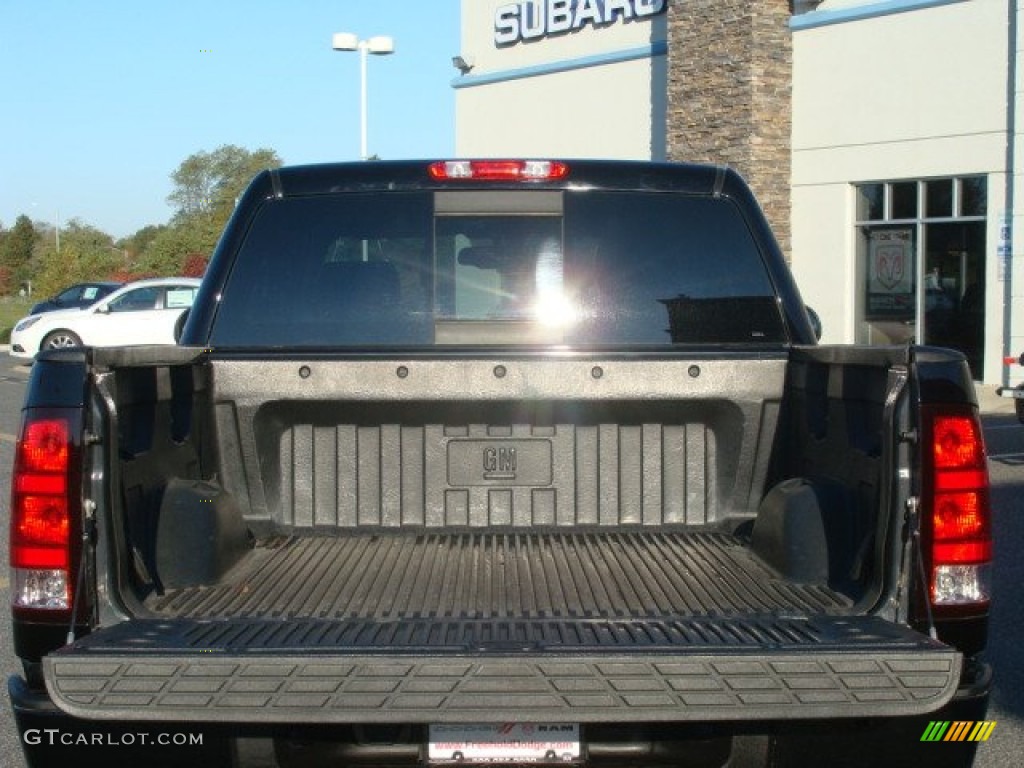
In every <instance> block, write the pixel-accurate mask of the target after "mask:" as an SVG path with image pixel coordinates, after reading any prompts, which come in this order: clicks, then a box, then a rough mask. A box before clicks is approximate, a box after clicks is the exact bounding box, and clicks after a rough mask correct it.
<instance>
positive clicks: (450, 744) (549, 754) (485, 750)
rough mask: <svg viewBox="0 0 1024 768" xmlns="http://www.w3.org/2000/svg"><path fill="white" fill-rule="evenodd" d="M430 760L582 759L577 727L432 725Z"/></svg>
mask: <svg viewBox="0 0 1024 768" xmlns="http://www.w3.org/2000/svg"><path fill="white" fill-rule="evenodd" d="M428 738H429V740H430V741H429V744H428V747H427V760H428V762H430V763H433V764H435V765H457V764H460V763H462V764H471V763H576V762H580V760H581V759H582V752H581V749H580V727H579V725H578V724H575V723H493V724H479V725H431V726H430V732H429V736H428Z"/></svg>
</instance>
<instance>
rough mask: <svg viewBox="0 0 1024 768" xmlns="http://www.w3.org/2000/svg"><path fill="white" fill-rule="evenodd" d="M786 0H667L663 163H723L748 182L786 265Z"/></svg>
mask: <svg viewBox="0 0 1024 768" xmlns="http://www.w3.org/2000/svg"><path fill="white" fill-rule="evenodd" d="M789 19H790V4H789V0H672V1H671V2H670V3H669V7H668V119H667V122H668V125H667V127H666V135H667V144H668V157H669V159H670V160H676V161H681V162H699V163H724V164H727V165H729V166H731V167H732V168H734V169H735V170H737V171H738V172H739V173H740V174H741V175H742V176H743V177H744V178H745V179H746V180H747V182H748V183H749V184H750V186H751V188H752V189H753V190H754V194H755V195H757V198H758V200H759V201H760V202H761V205H762V206H763V207H764V210H765V213H766V215H767V217H768V221H769V222H770V223H771V225H772V228H773V229H774V231H775V235H776V237H777V238H778V240H779V244H780V245H781V246H782V250H783V253H785V254H786V258H787V259H788V258H789V238H790V166H791V128H792V105H791V100H792V84H793V79H792V68H793V51H792V39H791V34H790V30H789Z"/></svg>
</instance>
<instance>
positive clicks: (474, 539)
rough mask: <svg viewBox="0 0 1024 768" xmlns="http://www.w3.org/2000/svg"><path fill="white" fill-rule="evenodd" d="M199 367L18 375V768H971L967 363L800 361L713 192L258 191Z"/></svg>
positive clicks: (398, 165) (534, 164) (778, 285)
mask: <svg viewBox="0 0 1024 768" xmlns="http://www.w3.org/2000/svg"><path fill="white" fill-rule="evenodd" d="M180 342H181V343H180V345H179V346H176V347H145V348H124V349H71V350H61V351H54V352H49V353H45V354H41V355H40V356H39V358H38V359H37V361H36V363H35V364H34V366H33V368H32V373H31V379H30V383H29V389H28V394H27V402H26V404H25V408H24V419H23V426H22V430H21V435H20V442H19V444H18V448H17V459H16V464H15V468H14V474H13V479H12V489H13V499H12V507H11V537H10V544H11V552H10V558H11V566H12V577H11V589H10V591H11V594H12V599H13V609H12V610H13V621H14V643H15V651H16V653H17V655H18V656H19V657H20V659H21V661H22V663H23V667H24V675H23V676H15V677H12V678H11V679H10V680H9V692H10V697H11V702H12V705H13V709H14V715H15V718H16V721H17V724H18V728H19V731H20V733H21V737H22V742H23V745H24V749H25V753H26V756H27V759H28V761H29V764H30V765H32V766H42V765H62V766H63V765H67V764H68V762H69V761H70V760H81V759H84V758H85V757H88V758H90V759H91V760H93V761H94V762H93V763H90V764H103V765H112V766H113V765H136V764H140V765H147V766H148V767H150V768H152V766H157V765H165V764H166V765H185V764H189V765H193V766H199V765H210V766H231V765H246V764H250V763H252V764H257V765H272V764H274V762H275V761H276V763H277V764H278V765H280V766H282V767H283V768H288V767H290V766H335V765H417V764H430V765H445V764H462V765H472V764H476V763H507V764H522V763H566V764H585V765H593V766H598V765H655V764H668V765H674V766H690V765H696V766H721V765H730V766H738V765H786V764H792V765H806V764H809V762H813V763H815V764H822V765H835V764H866V765H883V764H896V765H904V764H906V762H905V761H906V760H907V759H908V758H907V755H915V754H916V755H918V757H920V759H924V760H927V761H928V765H929V766H933V765H939V764H968V763H969V762H970V761H971V759H972V748H973V747H974V746H976V745H975V744H972V743H969V742H965V743H960V744H953V743H933V742H932V740H931V737H932V736H934V734H935V732H936V730H935V729H936V727H937V726H930V725H929V724H933V723H936V722H944V721H978V720H981V719H982V718H983V717H984V713H985V707H986V703H987V697H988V691H989V688H990V685H991V671H990V669H989V667H988V666H987V665H986V664H985V663H984V661H983V658H982V653H983V650H984V648H985V641H986V626H987V618H988V611H989V587H988V579H989V574H988V571H989V567H990V559H991V551H992V541H991V522H990V512H989V491H988V475H987V469H986V457H985V449H984V445H983V442H982V435H981V429H980V426H979V419H978V409H977V405H976V401H975V397H974V393H973V389H972V383H971V378H970V374H969V371H968V368H967V366H966V364H965V362H964V359H963V357H962V356H961V355H959V354H957V353H955V352H950V351H948V350H941V349H933V348H925V347H885V348H882V347H860V346H824V345H818V344H817V342H816V334H815V330H814V327H813V325H812V322H811V319H810V315H809V313H808V311H807V310H806V308H805V307H804V304H803V302H802V300H801V298H800V295H799V293H798V291H797V288H796V286H795V284H794V281H793V279H792V277H791V275H790V273H789V271H788V269H787V267H786V264H785V261H784V260H783V257H782V254H781V253H780V251H779V248H778V245H777V244H776V241H775V240H774V238H773V236H772V234H771V232H770V231H769V228H768V226H767V224H766V222H765V220H764V218H763V216H762V214H761V212H760V210H759V208H758V206H757V204H756V203H755V201H754V199H753V197H752V196H751V194H750V192H749V190H748V188H747V187H746V185H745V184H744V183H743V181H742V180H741V179H740V178H739V176H738V175H737V174H735V173H734V172H732V171H730V170H728V169H725V168H717V167H710V166H696V165H682V164H680V165H675V164H654V163H628V162H603V161H601V162H599V161H547V160H545V161H519V160H517V161H494V160H490V161H462V160H459V161H441V162H373V163H359V164H337V165H323V166H310V167H296V168H286V169H281V170H275V171H268V172H265V173H262V174H261V175H259V176H258V177H257V178H256V179H255V180H254V181H253V183H252V184H251V186H250V188H249V189H248V191H247V192H246V194H245V195H244V197H243V198H242V199H241V200H240V202H239V204H238V206H237V209H236V211H235V213H234V215H233V218H232V219H231V221H230V222H229V224H228V226H227V228H226V230H225V232H224V233H223V236H222V238H221V241H220V243H219V245H218V247H217V250H216V253H215V255H214V257H213V259H212V261H211V263H210V267H209V270H208V272H207V274H206V276H205V278H204V280H203V284H202V288H201V290H200V293H199V295H198V297H197V300H196V302H195V305H194V306H193V308H192V310H191V313H190V315H189V317H188V319H187V322H186V323H185V324H184V327H183V329H182V335H181V339H180ZM929 734H930V735H929ZM101 754H102V755H103V757H102V760H101V759H100V755H101Z"/></svg>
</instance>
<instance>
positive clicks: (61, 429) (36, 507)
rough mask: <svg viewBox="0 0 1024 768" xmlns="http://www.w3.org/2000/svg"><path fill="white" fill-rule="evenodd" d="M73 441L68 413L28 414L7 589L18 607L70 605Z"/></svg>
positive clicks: (16, 477) (14, 486)
mask: <svg viewBox="0 0 1024 768" xmlns="http://www.w3.org/2000/svg"><path fill="white" fill-rule="evenodd" d="M72 447H73V446H72V441H71V424H70V422H69V420H68V419H66V418H49V417H47V418H33V417H32V416H31V415H30V416H29V417H28V419H27V421H26V423H25V425H24V427H23V429H22V434H21V439H20V440H19V441H18V447H17V453H16V456H15V460H14V473H13V475H12V478H11V534H10V549H11V552H10V554H11V558H10V561H11V568H12V569H13V583H12V585H11V592H12V601H13V604H14V605H15V606H16V607H21V608H42V609H57V610H67V609H68V607H69V606H70V600H71V579H70V573H69V569H70V564H71V541H72V532H71V528H72V520H71V499H70V494H69V490H70V487H71V486H70V476H71V470H72V466H71V455H72Z"/></svg>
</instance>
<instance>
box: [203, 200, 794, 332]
mask: <svg viewBox="0 0 1024 768" xmlns="http://www.w3.org/2000/svg"><path fill="white" fill-rule="evenodd" d="M210 341H211V344H212V345H214V346H216V347H220V348H224V347H227V348H233V347H252V346H257V345H258V346H282V347H289V348H296V347H299V348H301V347H325V346H329V347H387V346H401V347H408V346H413V347H417V346H434V345H463V344H477V345H493V344H499V345H500V344H545V345H571V346H583V347H586V346H614V345H629V346H637V345H652V346H660V345H672V344H688V343H699V344H707V343H738V344H739V343H741V344H778V343H781V342H785V341H786V332H785V326H784V324H783V321H782V317H781V314H780V311H779V306H778V302H777V300H776V295H775V290H774V288H773V286H772V283H771V281H770V279H769V277H768V273H767V270H766V268H765V266H764V263H763V261H762V258H761V254H760V252H759V250H758V248H757V245H756V242H755V241H754V239H753V237H752V236H751V234H750V231H749V229H748V227H747V226H746V223H745V221H744V219H743V217H742V215H741V214H740V212H739V210H738V209H737V207H736V206H735V204H734V203H732V202H731V201H730V200H729V199H728V198H725V197H712V196H710V195H708V196H704V195H685V194H669V193H664V192H632V191H630V192H619V191H596V190H579V191H577V190H550V189H536V190H506V189H499V190H466V191H463V190H438V191H433V192H429V191H427V192H386V193H385V192H374V193H346V194H337V195H325V196H310V197H294V198H283V199H274V200H269V201H267V202H266V203H264V205H263V206H262V208H261V210H260V211H259V212H258V213H257V215H256V218H255V220H254V222H253V224H252V226H251V228H250V230H249V233H248V235H247V236H246V239H245V242H244V243H243V246H242V248H241V250H240V252H239V254H238V255H237V258H236V261H235V265H234V267H233V269H232V271H231V274H230V276H229V278H228V281H227V284H226V286H225V289H224V291H223V294H222V300H221V302H220V305H219V308H218V311H217V315H216V318H215V321H214V324H213V328H212V333H211V338H210Z"/></svg>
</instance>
